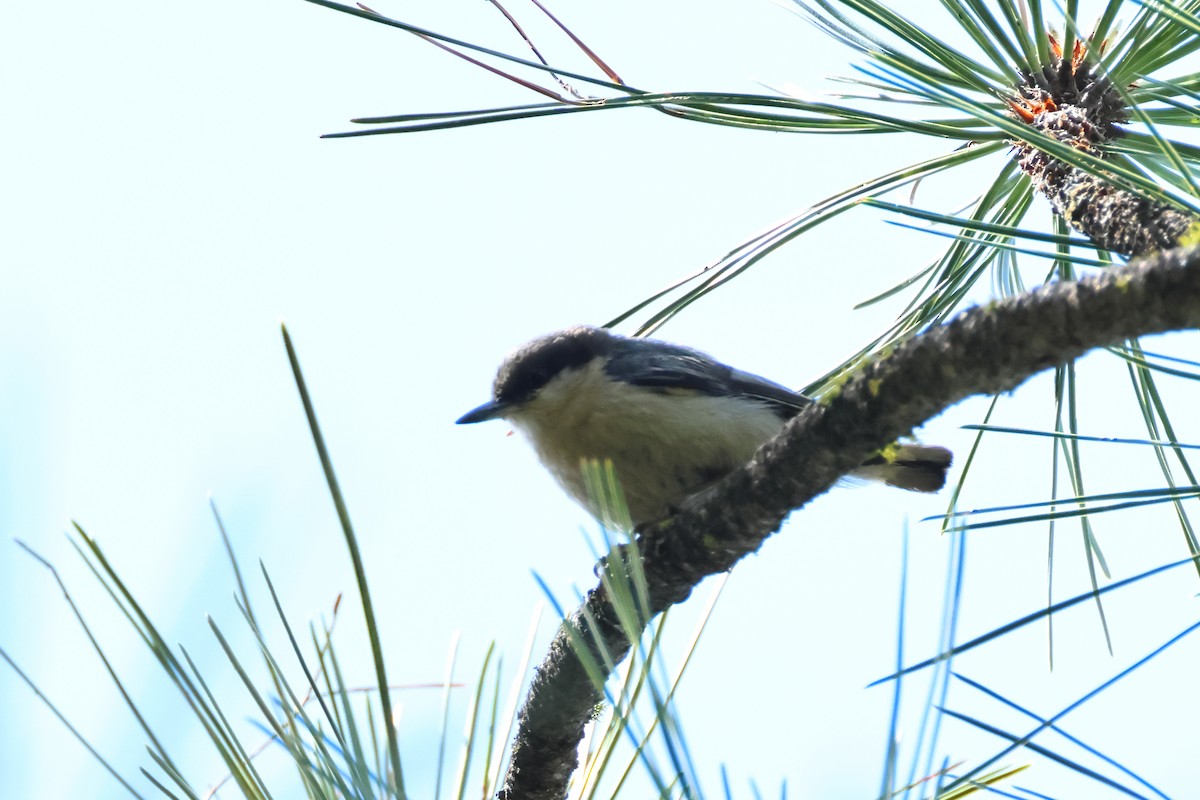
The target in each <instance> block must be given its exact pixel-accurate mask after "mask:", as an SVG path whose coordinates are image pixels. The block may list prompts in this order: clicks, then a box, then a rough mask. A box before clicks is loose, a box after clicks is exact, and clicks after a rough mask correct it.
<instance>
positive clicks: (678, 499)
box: [457, 325, 953, 530]
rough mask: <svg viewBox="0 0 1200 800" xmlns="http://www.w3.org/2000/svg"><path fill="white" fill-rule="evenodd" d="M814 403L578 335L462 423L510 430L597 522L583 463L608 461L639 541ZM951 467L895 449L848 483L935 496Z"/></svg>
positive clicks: (526, 354) (922, 449)
mask: <svg viewBox="0 0 1200 800" xmlns="http://www.w3.org/2000/svg"><path fill="white" fill-rule="evenodd" d="M812 402H814V401H813V400H812V399H811V398H809V397H806V396H805V395H803V394H800V393H799V392H795V391H792V390H791V389H789V388H787V387H786V386H783V385H781V384H778V383H775V382H773V381H769V380H767V379H766V378H762V377H759V376H758V375H753V374H751V373H749V372H743V371H742V370H739V369H735V368H733V367H730V366H728V365H726V364H723V363H721V362H720V361H718V360H716V359H715V358H713V357H712V356H709V355H707V354H705V353H702V352H700V351H698V350H693V349H691V348H689V347H684V346H681V345H677V344H671V343H669V342H666V341H662V340H658V339H650V338H630V337H626V336H621V335H619V334H616V333H613V332H611V331H609V330H607V329H604V328H597V327H591V326H586V325H581V326H576V327H571V328H566V329H565V330H560V331H556V332H554V333H550V334H546V335H544V336H540V337H538V338H536V339H533V340H532V341H529V342H527V343H526V344H524V345H522V346H520V347H518V348H517V349H516V350H514V351H513V352H512V353H511V354H509V355H508V356H507V357H506V358H505V359H504V361H503V362H502V363H501V365H500V368H499V370H498V371H497V373H496V378H495V381H494V383H493V385H492V398H491V399H490V400H488V401H487V402H486V403H484V404H483V405H480V406H478V407H477V408H474V409H472V410H471V411H468V412H467V413H466V414H464V415H463V416H462V417H460V418H459V419H458V420H457V423H458V424H459V425H467V424H473V423H478V422H485V421H487V420H493V419H505V420H507V421H509V422H510V423H511V424H512V425H513V426H514V427H515V428H517V429H518V430H519V431H521V432H522V433H524V434H525V435H526V437H527V438H528V439H529V440H530V442H531V443H532V445H533V448H534V450H535V451H536V452H537V455H538V457H539V459H540V460H541V462H542V464H543V465H544V466H545V467H546V468H547V470H549V472H550V473H551V474H552V475H553V476H554V478H555V479H556V480H557V481H558V483H559V485H561V486H562V488H563V489H564V490H565V491H566V493H567V494H568V495H570V496H571V497H572V498H573V499H574V500H575V501H576V502H578V503H579V504H580V505H582V506H583V507H584V508H585V509H587V510H588V511H589V512H590V513H591V514H592V515H593V516H594V517H596V518H598V519H602V513H603V512H602V510H601V509H600V508H599V507H598V505H597V502H596V501H595V500H594V499H593V498H592V497H591V496H590V494H589V491H588V487H587V483H586V481H585V476H584V473H583V469H582V464H583V462H584V461H585V460H591V459H597V460H601V461H603V460H609V461H611V463H612V465H613V468H614V470H615V472H616V476H617V479H618V480H619V481H620V484H621V488H622V491H623V494H624V498H625V502H626V505H627V506H628V510H629V516H630V519H631V520H632V522H633V524H634V528H635V529H637V530H641V529H643V528H644V527H645V526H646V525H648V524H651V523H655V522H657V521H659V520H662V519H665V518H666V517H668V516H670V515H672V514H673V513H675V512H677V511H678V510H679V509H680V508H682V507H683V504H684V503H685V501H687V499H688V498H689V497H692V496H693V495H696V494H698V493H700V492H703V491H704V490H705V489H707V488H709V487H711V486H712V485H714V484H715V483H716V482H717V481H719V480H720V479H721V478H723V477H724V476H725V475H727V474H729V473H730V472H732V471H733V470H735V469H737V468H738V467H741V466H743V465H745V464H746V463H747V462H749V461H750V459H751V458H752V457H753V455H754V453H755V451H757V450H758V448H759V447H761V446H762V445H763V444H764V443H765V442H766V441H767V440H769V439H771V438H772V437H773V436H775V435H776V434H777V433H779V431H780V430H782V429H783V426H784V425H785V424H786V423H787V421H788V420H790V419H791V418H792V417H794V416H796V414H798V413H799V412H800V410H801V409H803V408H804V407H805V406H807V405H809V404H810V403H812ZM952 460H953V456H952V454H951V452H950V451H949V450H947V449H946V448H944V447H937V446H929V445H921V444H908V443H904V444H896V445H894V446H893V447H891V448H888V450H887V455H886V456H884V455H882V454H880V455H877V456H875V457H873V458H871V459H869V460H868V461H866V462H865V463H864V464H863V465H862V466H861V467H858V468H857V469H855V470H854V471H853V472H852V473H851V475H852V476H853V477H859V478H866V479H868V480H877V481H882V482H883V483H886V484H888V485H890V486H896V487H899V488H901V489H908V490H912V491H917V492H936V491H938V490H939V489H941V488H942V486H943V485H944V484H945V482H946V471H947V469H948V468H949V467H950V464H951V462H952Z"/></svg>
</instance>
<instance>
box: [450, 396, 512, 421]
mask: <svg viewBox="0 0 1200 800" xmlns="http://www.w3.org/2000/svg"><path fill="white" fill-rule="evenodd" d="M510 408H512V404H511V403H501V402H500V401H499V400H489V401H487V402H486V403H484V404H483V405H481V406H480V407H479V408H473V409H471V410H470V411H468V412H467V413H465V414H463V415H462V416H461V417H459V418H458V420H457V421H456V422H455V424H456V425H471V424H473V423H476V422H487V421H488V420H489V419H499V418H500V417H503V416H504V415H505V414H507V413H508V410H509V409H510Z"/></svg>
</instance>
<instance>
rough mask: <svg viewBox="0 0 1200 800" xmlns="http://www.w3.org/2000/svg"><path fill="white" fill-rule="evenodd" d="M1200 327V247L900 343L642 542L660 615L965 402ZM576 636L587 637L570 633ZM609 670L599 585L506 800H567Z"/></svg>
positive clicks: (564, 642)
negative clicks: (599, 679) (1126, 345)
mask: <svg viewBox="0 0 1200 800" xmlns="http://www.w3.org/2000/svg"><path fill="white" fill-rule="evenodd" d="M1195 327H1200V245H1194V246H1191V247H1187V248H1177V249H1173V250H1168V251H1165V252H1161V253H1157V254H1154V255H1152V256H1148V257H1145V258H1141V259H1138V260H1137V261H1135V262H1133V263H1130V264H1129V265H1127V266H1124V267H1119V268H1113V269H1110V270H1106V271H1105V272H1103V273H1102V274H1099V275H1096V276H1093V277H1089V278H1086V279H1083V280H1080V281H1073V282H1067V281H1063V282H1058V283H1053V284H1047V285H1045V286H1041V287H1039V288H1037V289H1035V290H1033V291H1031V292H1027V293H1025V294H1022V295H1019V296H1016V297H1012V298H1008V299H1006V300H1002V301H999V302H995V303H992V304H990V305H987V306H981V307H976V308H973V309H970V310H968V311H965V312H963V313H962V314H960V315H959V316H958V317H956V318H955V319H953V320H951V321H950V322H949V323H947V324H945V325H942V326H939V327H936V328H932V329H930V330H928V331H926V332H925V333H923V334H921V335H919V336H916V337H914V338H912V339H909V340H908V341H906V342H903V343H902V344H900V345H898V346H897V347H896V348H895V350H894V351H893V352H892V353H890V354H889V355H888V356H886V357H884V358H880V359H879V360H876V361H874V362H873V363H870V364H868V365H866V366H865V367H864V368H863V369H861V370H860V371H859V372H858V373H857V374H856V375H855V376H854V377H852V378H851V379H849V380H848V381H847V382H846V383H845V384H844V385H843V386H842V388H841V391H840V392H838V393H837V394H836V396H834V397H833V398H832V399H830V400H828V401H826V402H824V403H821V404H815V403H814V404H813V405H811V406H809V407H808V408H807V409H806V410H805V411H804V412H802V413H801V414H800V415H799V416H797V417H796V418H795V419H794V420H792V421H791V422H790V423H789V424H788V426H787V427H786V428H785V429H784V431H783V432H782V433H780V435H779V436H777V437H776V438H775V439H773V440H771V441H770V442H768V443H767V444H766V445H764V446H763V448H762V449H761V450H759V452H758V454H757V455H756V456H755V458H754V460H753V461H752V462H751V463H750V464H748V465H747V466H746V467H744V468H742V469H740V470H738V471H736V472H734V473H733V474H731V475H729V476H728V477H727V478H726V479H724V480H723V481H721V482H720V483H719V484H718V485H717V486H716V487H715V489H714V490H713V491H712V492H711V493H706V494H705V495H704V497H703V498H702V499H700V500H699V501H698V502H697V503H696V504H694V505H693V506H691V507H688V508H685V509H684V510H682V511H681V512H680V513H679V514H677V515H676V516H674V517H673V518H671V519H669V520H667V521H666V522H664V523H663V524H662V525H660V526H659V527H657V528H655V529H653V530H650V531H647V532H646V533H644V534H643V535H642V536H641V537H640V543H639V549H640V552H641V553H642V557H643V560H644V570H645V575H646V580H647V582H648V584H649V588H650V605H651V611H652V613H658V612H661V611H663V610H664V609H666V608H668V607H669V606H671V605H674V604H676V603H679V602H681V601H683V600H685V599H687V597H688V595H689V594H690V593H691V591H692V589H693V588H694V587H695V586H696V585H697V584H698V583H699V582H700V581H701V580H703V579H704V578H705V577H707V576H709V575H714V574H717V573H719V572H724V571H727V570H729V569H731V568H732V567H733V566H734V565H735V564H736V563H737V562H738V561H739V560H740V559H741V558H742V557H743V556H745V555H747V554H749V553H753V552H754V551H756V550H757V549H758V548H759V547H760V546H761V545H762V543H763V541H764V540H765V539H766V537H767V536H769V535H771V533H773V532H774V531H776V530H777V529H778V528H779V526H780V525H781V524H782V522H783V519H784V518H785V517H786V516H787V515H788V514H789V513H790V512H791V511H792V510H794V509H797V508H800V507H802V506H804V505H805V504H806V503H808V502H809V501H810V500H812V499H813V498H814V497H816V496H818V495H820V494H822V493H823V492H825V491H826V490H828V489H829V488H830V487H831V486H833V484H834V483H835V482H836V481H837V480H838V479H839V478H840V477H841V476H843V475H845V474H846V473H848V472H849V471H850V470H851V469H853V468H854V467H855V466H857V465H859V464H861V463H862V462H863V461H864V460H865V459H866V458H867V457H868V456H870V455H871V454H872V453H874V452H876V451H878V449H879V448H880V447H881V446H882V445H884V444H886V443H887V442H891V441H894V440H896V439H897V438H898V437H901V436H904V435H906V434H908V433H910V432H911V431H912V430H913V429H914V428H915V427H917V426H919V425H921V424H923V423H924V422H925V421H927V420H929V419H931V418H932V417H934V416H936V415H937V414H939V413H941V412H942V411H944V410H945V409H946V408H948V407H950V406H951V405H953V404H955V403H957V402H958V401H960V400H962V399H964V398H966V397H970V396H972V395H976V394H993V393H996V392H1004V391H1009V390H1011V389H1014V388H1015V387H1017V386H1018V385H1020V384H1021V383H1022V382H1024V381H1025V380H1026V379H1028V378H1029V377H1030V376H1032V375H1034V374H1036V373H1038V372H1040V371H1042V370H1044V369H1047V368H1049V367H1052V366H1054V365H1056V364H1061V363H1063V362H1066V361H1069V360H1071V359H1074V358H1078V357H1079V356H1081V355H1083V354H1084V353H1085V352H1087V351H1088V350H1091V349H1094V348H1097V347H1104V346H1107V345H1112V344H1116V343H1118V342H1121V341H1122V340H1125V339H1128V338H1130V337H1134V336H1141V335H1146V334H1155V333H1162V332H1166V331H1171V330H1179V329H1184V328H1195ZM567 626H570V627H572V628H574V629H575V631H577V633H576V635H575V636H574V637H572V636H571V635H569V634H568V627H567ZM572 638H575V639H576V640H577V641H583V642H587V643H589V645H590V647H591V650H592V656H593V657H594V658H595V659H596V660H597V662H598V663H605V659H606V658H607V659H611V663H619V662H620V661H621V660H623V659H624V658H625V657H626V655H628V653H629V649H630V644H629V641H628V640H627V639H626V638H625V637H624V635H623V633H622V631H621V627H620V624H619V622H618V620H617V616H616V612H615V611H614V609H613V607H612V605H611V604H610V603H609V601H608V598H607V597H606V595H605V592H604V590H603V588H602V587H601V586H597V587H596V588H594V589H592V590H591V591H590V592H589V593H588V595H587V598H586V600H585V602H584V604H583V605H581V606H580V607H579V608H578V609H577V610H576V611H575V612H574V613H573V614H572V615H571V616H570V618H568V619H567V620H566V621H565V622H564V623H563V627H562V628H560V630H559V632H558V635H557V636H556V637H555V639H554V641H553V643H552V644H551V646H550V651H549V652H548V653H547V655H546V657H545V659H544V661H543V662H542V664H541V665H540V666H539V667H538V669H537V672H536V674H535V677H534V681H533V685H532V687H531V688H530V692H529V695H528V697H527V698H526V701H525V705H524V707H523V708H522V710H521V714H520V719H519V726H518V731H517V736H516V738H515V740H514V743H513V749H512V758H511V761H510V764H509V770H508V774H507V776H506V779H505V784H504V789H503V790H502V791H501V792H500V794H499V796H500V797H501V798H502V800H558V799H559V798H562V797H565V796H566V792H567V784H568V781H569V780H570V777H571V774H572V773H573V772H574V770H575V768H576V765H577V760H578V755H577V749H578V746H579V742H580V741H581V739H582V737H583V732H584V726H585V725H586V724H587V722H588V720H590V719H591V718H592V715H593V713H594V710H595V708H596V707H597V705H598V704H599V703H600V702H601V701H602V695H601V693H600V692H599V691H598V690H597V688H596V687H595V686H594V685H593V683H592V681H591V680H590V679H589V677H588V675H587V672H586V670H585V669H584V666H583V663H582V662H581V660H580V658H579V657H578V655H577V654H576V653H575V652H574V650H573V649H572V644H571V639H572Z"/></svg>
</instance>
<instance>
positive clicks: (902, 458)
mask: <svg viewBox="0 0 1200 800" xmlns="http://www.w3.org/2000/svg"><path fill="white" fill-rule="evenodd" d="M953 460H954V455H953V453H951V452H950V451H949V450H947V449H946V448H944V447H936V446H932V445H924V444H894V445H892V446H891V447H889V448H887V449H886V450H884V451H883V452H882V453H880V454H879V455H877V456H875V457H874V458H872V459H871V460H870V461H868V462H866V463H865V464H863V465H862V466H861V467H859V468H858V469H856V470H855V471H854V473H855V474H856V475H861V476H862V477H864V478H873V479H875V480H879V481H883V482H884V483H886V484H887V485H888V486H895V487H898V488H900V489H908V490H909V491H913V492H936V491H938V490H939V489H941V488H942V487H943V486H945V485H946V470H948V469H949V468H950V464H951V462H952V461H953Z"/></svg>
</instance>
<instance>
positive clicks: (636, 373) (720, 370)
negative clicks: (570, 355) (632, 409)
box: [604, 342, 812, 419]
mask: <svg viewBox="0 0 1200 800" xmlns="http://www.w3.org/2000/svg"><path fill="white" fill-rule="evenodd" d="M639 344H641V343H639ZM654 345H655V346H654V348H653V349H650V348H647V347H645V346H644V344H641V346H638V345H632V346H631V345H625V346H622V347H618V348H617V349H615V350H614V351H613V352H612V353H611V354H610V356H609V359H608V361H607V362H606V363H605V365H604V371H605V372H607V373H608V374H609V375H611V376H612V377H613V378H614V379H616V380H620V381H623V382H625V383H629V384H632V385H634V386H644V387H646V388H649V389H658V390H661V391H668V390H671V389H684V390H691V391H695V392H701V393H703V394H707V395H712V396H714V397H739V396H740V397H749V398H753V399H755V400H759V401H761V402H762V403H763V404H765V405H767V406H769V407H770V408H771V410H772V411H774V412H775V413H776V414H777V415H779V417H780V418H781V419H790V418H791V417H794V416H795V415H796V414H797V413H798V412H799V411H800V409H802V408H804V406H806V405H808V404H809V403H811V402H812V400H810V399H809V398H807V397H805V396H804V395H802V394H800V393H798V392H793V391H792V390H791V389H789V388H787V387H786V386H781V385H780V384H778V383H775V382H774V381H769V380H767V379H766V378H762V377H759V376H758V375H753V374H751V373H749V372H743V371H741V370H740V369H734V368H732V367H729V366H727V365H725V364H722V363H721V362H720V361H717V360H716V359H714V358H711V357H710V356H707V355H705V354H704V353H701V352H700V351H698V350H692V349H690V348H687V347H680V346H679V345H672V344H667V343H666V342H655V343H654Z"/></svg>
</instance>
